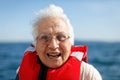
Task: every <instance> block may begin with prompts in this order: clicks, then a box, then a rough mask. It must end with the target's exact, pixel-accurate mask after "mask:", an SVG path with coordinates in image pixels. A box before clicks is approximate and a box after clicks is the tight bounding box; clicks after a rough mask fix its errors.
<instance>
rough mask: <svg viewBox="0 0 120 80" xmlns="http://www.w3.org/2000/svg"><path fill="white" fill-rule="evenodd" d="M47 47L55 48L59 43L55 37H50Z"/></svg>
mask: <svg viewBox="0 0 120 80" xmlns="http://www.w3.org/2000/svg"><path fill="white" fill-rule="evenodd" d="M48 47H49V48H51V49H56V48H58V47H59V43H58V41H57V40H56V39H55V38H52V39H51V41H50V43H49V45H48Z"/></svg>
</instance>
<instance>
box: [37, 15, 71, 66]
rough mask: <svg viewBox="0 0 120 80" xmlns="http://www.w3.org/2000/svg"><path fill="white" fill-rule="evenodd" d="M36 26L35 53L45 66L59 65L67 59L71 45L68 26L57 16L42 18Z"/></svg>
mask: <svg viewBox="0 0 120 80" xmlns="http://www.w3.org/2000/svg"><path fill="white" fill-rule="evenodd" d="M38 26H39V27H38V29H37V30H38V34H39V35H38V37H37V40H36V51H37V55H38V56H39V58H40V60H41V61H42V63H43V64H44V65H46V66H47V67H49V68H57V67H60V66H61V65H63V64H64V63H65V62H66V61H67V59H68V57H69V55H70V49H71V45H72V43H71V41H70V37H69V29H68V26H67V25H66V23H65V22H64V20H63V19H62V18H58V17H47V18H44V19H42V20H41V21H40V22H39V24H38Z"/></svg>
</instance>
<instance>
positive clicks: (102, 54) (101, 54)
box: [0, 41, 120, 80]
mask: <svg viewBox="0 0 120 80" xmlns="http://www.w3.org/2000/svg"><path fill="white" fill-rule="evenodd" d="M29 45H30V43H0V63H1V64H0V80H15V77H16V69H17V68H18V66H19V64H20V62H21V59H22V57H23V53H24V51H25V50H26V48H27V47H28V46H29ZM75 45H87V46H88V60H89V63H90V64H92V65H94V66H95V67H96V68H97V69H98V71H99V72H100V74H101V75H102V78H103V80H120V43H117V42H116V43H107V42H83V41H76V42H75Z"/></svg>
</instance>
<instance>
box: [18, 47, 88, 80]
mask: <svg viewBox="0 0 120 80" xmlns="http://www.w3.org/2000/svg"><path fill="white" fill-rule="evenodd" d="M86 51H87V47H86V46H80V47H79V46H77V47H75V46H72V47H71V56H70V57H69V59H68V60H67V61H66V63H65V64H63V65H62V66H61V67H60V68H56V69H48V71H47V77H46V80H80V67H81V62H82V60H85V61H87V60H88V59H87V54H86ZM74 52H83V57H82V58H81V60H79V59H77V58H76V57H75V56H74ZM79 54H81V53H79ZM39 71H40V64H39V63H38V59H37V55H36V51H35V48H34V47H33V46H31V47H30V49H29V50H27V51H25V55H24V57H23V60H22V63H21V65H20V69H19V72H18V75H19V79H20V80H38V76H39Z"/></svg>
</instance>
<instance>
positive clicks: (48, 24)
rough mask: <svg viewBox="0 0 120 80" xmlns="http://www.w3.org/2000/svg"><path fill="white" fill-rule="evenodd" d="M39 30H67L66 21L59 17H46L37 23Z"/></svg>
mask: <svg viewBox="0 0 120 80" xmlns="http://www.w3.org/2000/svg"><path fill="white" fill-rule="evenodd" d="M38 26H39V27H38V30H39V32H41V31H50V30H51V31H66V32H67V31H68V26H67V25H66V22H65V21H64V20H63V19H61V18H59V17H47V18H44V19H42V20H41V21H40V23H39V25H38Z"/></svg>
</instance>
